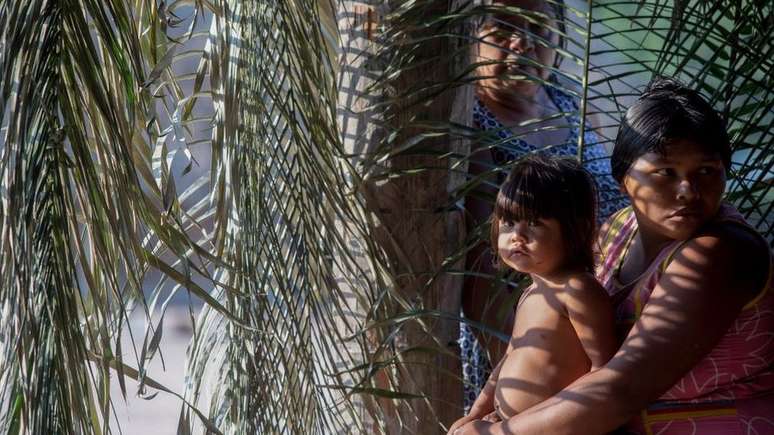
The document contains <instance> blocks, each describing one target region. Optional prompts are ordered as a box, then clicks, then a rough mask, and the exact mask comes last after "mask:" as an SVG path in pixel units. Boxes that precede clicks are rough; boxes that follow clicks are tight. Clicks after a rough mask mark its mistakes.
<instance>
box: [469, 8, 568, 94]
mask: <svg viewBox="0 0 774 435" xmlns="http://www.w3.org/2000/svg"><path fill="white" fill-rule="evenodd" d="M493 6H510V7H517V8H521V9H524V10H526V11H529V13H528V15H529V18H525V17H520V16H514V15H510V14H508V13H506V12H499V13H495V14H494V16H492V17H490V18H489V19H488V20H487V22H486V23H485V24H484V25H483V26H482V27H481V31H480V32H479V37H480V38H481V42H480V43H479V57H480V59H479V61H481V62H486V61H498V63H496V64H492V65H486V66H483V67H481V68H480V69H479V72H480V75H482V76H484V77H493V78H488V79H482V80H481V81H480V82H479V83H480V86H482V87H483V88H485V89H486V90H487V92H491V93H494V94H496V95H495V97H496V98H497V99H499V100H506V99H511V98H520V99H522V100H523V98H524V97H530V96H532V95H534V94H535V92H537V90H538V89H539V87H540V84H538V83H534V82H530V81H525V80H514V79H511V78H507V77H502V76H503V75H527V76H533V77H537V78H540V79H543V80H545V79H547V78H548V74H549V70H548V69H547V68H548V67H551V66H552V65H553V64H554V59H555V56H556V51H555V50H554V49H553V48H551V45H552V44H553V45H554V46H555V45H558V44H559V36H558V35H557V34H556V33H555V32H554V31H553V30H552V29H556V28H557V23H556V20H555V19H554V17H555V11H554V10H553V8H552V7H551V6H550V5H548V4H547V3H545V2H543V1H540V0H508V1H496V2H494V3H493Z"/></svg>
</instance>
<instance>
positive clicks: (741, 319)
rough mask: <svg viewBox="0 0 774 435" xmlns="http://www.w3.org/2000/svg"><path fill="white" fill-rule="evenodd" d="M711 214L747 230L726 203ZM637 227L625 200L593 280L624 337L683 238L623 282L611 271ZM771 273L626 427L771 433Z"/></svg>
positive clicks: (773, 331)
mask: <svg viewBox="0 0 774 435" xmlns="http://www.w3.org/2000/svg"><path fill="white" fill-rule="evenodd" d="M716 219H717V220H718V221H723V222H729V223H734V224H737V225H742V226H744V227H745V228H748V229H749V230H750V231H754V230H753V229H752V227H750V226H749V225H748V224H747V223H746V222H745V221H744V219H743V218H742V216H741V215H740V214H739V213H738V212H737V211H736V210H735V209H734V208H733V207H731V206H728V205H723V206H721V209H720V211H719V212H718V216H717V217H716ZM636 232H637V220H636V218H635V215H634V213H633V211H632V209H631V207H627V208H625V209H623V210H621V211H619V212H618V213H616V214H614V215H613V216H611V218H610V220H609V229H608V230H607V231H606V232H605V233H604V234H601V235H600V248H601V250H600V252H601V254H602V256H601V258H602V259H603V261H602V262H601V263H600V264H599V266H598V268H597V279H599V281H600V283H602V285H603V286H604V287H605V289H607V291H608V293H609V294H610V295H611V297H612V298H613V300H614V303H615V305H616V323H617V327H618V329H619V334H620V336H621V337H625V336H626V334H627V333H628V331H629V330H630V329H631V327H632V325H633V324H634V322H635V321H636V320H637V318H638V317H639V316H640V314H641V313H642V309H643V307H644V306H645V305H646V304H647V303H648V299H649V298H650V294H651V292H652V291H653V289H654V288H655V287H656V284H657V283H658V282H659V280H660V279H661V276H662V274H663V273H664V270H666V267H667V265H668V264H669V262H670V261H671V259H672V256H673V255H674V253H675V252H676V251H677V249H678V248H679V247H680V246H681V245H682V243H684V242H682V241H675V242H673V243H671V244H670V245H668V246H667V247H665V248H664V249H663V250H662V251H661V252H660V253H659V255H658V256H657V257H656V259H655V260H654V261H653V262H652V263H651V266H650V267H649V268H648V269H647V270H646V271H645V272H644V273H643V274H642V275H641V276H640V278H639V279H638V280H637V281H635V282H634V283H633V284H632V285H629V286H626V287H623V286H622V285H620V283H619V282H618V280H617V277H616V275H617V272H618V270H619V268H620V266H621V265H622V263H623V260H624V258H625V257H626V254H627V251H628V248H629V244H630V242H631V240H632V239H633V237H634V235H635V234H636ZM772 288H773V286H772V274H771V270H770V272H769V280H768V282H767V284H766V286H764V288H763V289H762V290H761V291H760V293H759V294H758V295H757V296H756V297H755V298H754V299H753V300H751V301H750V302H749V303H748V304H747V305H746V306H745V307H744V308H743V309H742V311H741V312H740V313H739V316H738V317H737V319H736V320H735V321H734V323H733V325H732V326H731V327H730V328H729V329H728V331H727V332H726V334H725V335H724V336H723V337H722V338H721V340H720V342H718V344H717V345H716V346H715V348H713V349H712V351H710V353H709V354H708V355H707V356H706V357H705V358H704V359H702V360H701V361H699V363H698V364H696V365H695V366H694V367H693V368H692V369H691V370H690V371H689V372H688V373H687V374H686V375H685V376H684V377H683V378H682V379H680V380H679V381H678V382H677V383H676V384H675V385H674V386H673V387H672V388H671V389H670V390H669V391H667V392H666V393H665V394H664V395H663V396H662V397H661V398H660V399H659V400H658V401H656V402H655V403H653V404H652V405H651V406H649V407H648V409H646V410H645V411H643V413H642V415H641V416H640V418H639V419H637V421H633V422H631V423H630V424H629V425H628V426H627V428H626V430H627V431H628V433H640V434H662V435H667V434H692V433H695V434H728V435H734V434H774V290H772Z"/></svg>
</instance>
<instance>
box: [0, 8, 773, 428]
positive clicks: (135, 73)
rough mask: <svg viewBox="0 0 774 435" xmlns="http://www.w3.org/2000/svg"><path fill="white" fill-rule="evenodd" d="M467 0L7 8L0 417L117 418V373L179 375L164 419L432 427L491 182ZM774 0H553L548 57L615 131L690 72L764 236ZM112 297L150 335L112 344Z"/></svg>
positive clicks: (2, 90)
mask: <svg viewBox="0 0 774 435" xmlns="http://www.w3.org/2000/svg"><path fill="white" fill-rule="evenodd" d="M547 1H551V0H547ZM487 7H488V6H486V5H480V4H476V3H475V2H466V1H436V0H425V1H411V0H395V1H371V2H354V1H344V0H336V1H334V0H320V1H314V0H276V1H265V0H264V1H261V0H241V1H239V0H60V1H53V0H26V1H17V0H0V70H1V71H2V76H0V96H2V111H0V128H2V130H0V137H1V138H2V139H0V156H1V160H0V179H1V180H2V183H1V184H0V196H1V199H2V201H0V219H2V226H1V227H0V316H2V321H1V322H0V350H1V352H0V429H1V430H2V431H3V432H4V433H9V434H17V433H25V434H40V433H103V432H111V431H112V430H111V425H110V420H111V416H112V413H113V411H112V405H111V401H112V400H116V399H117V398H116V397H110V394H109V389H110V385H111V384H112V383H118V384H119V385H120V387H121V388H120V390H121V393H122V394H123V395H126V394H135V393H138V394H140V395H143V396H144V397H152V396H153V395H154V394H156V392H157V391H162V392H163V393H164V394H175V395H179V397H180V400H181V402H180V403H181V412H180V420H179V429H178V430H179V433H200V432H207V431H209V432H211V433H232V434H242V433H338V432H356V433H362V432H364V431H374V432H390V433H393V432H395V433H397V432H399V431H400V432H409V433H430V432H431V431H440V430H441V428H442V426H443V425H444V424H449V423H450V420H449V419H450V418H452V417H454V416H456V415H460V413H461V408H460V402H459V397H456V398H455V397H452V396H453V394H452V395H446V396H444V397H439V395H442V394H446V393H444V392H443V391H441V390H437V389H436V390H432V391H429V390H428V389H427V383H426V382H423V381H422V379H421V378H422V376H424V374H426V373H428V370H429V371H431V372H432V373H433V376H436V377H434V378H432V379H433V382H435V383H442V384H444V385H446V387H447V390H445V391H458V390H459V389H460V388H461V384H460V374H459V372H458V371H455V370H445V369H439V368H437V367H438V364H441V363H440V362H439V361H442V362H443V364H447V366H448V367H452V368H453V367H455V363H454V361H456V360H457V358H458V357H457V353H456V352H457V351H456V347H455V346H454V344H453V343H451V342H449V338H450V337H454V334H455V331H456V325H457V320H458V317H457V316H458V313H459V296H458V295H459V286H460V285H461V282H460V280H459V279H458V278H459V277H460V276H462V275H464V274H466V273H470V271H465V270H464V268H463V267H461V266H460V258H463V257H464V254H465V252H467V250H468V249H470V246H471V245H472V244H473V243H474V242H475V241H476V240H477V237H478V234H480V231H476V230H475V229H472V230H471V231H469V232H467V233H466V232H465V231H464V225H463V224H461V222H462V221H461V217H460V216H462V214H461V213H462V211H463V207H464V204H463V198H464V196H465V194H466V193H467V192H469V191H471V190H473V189H475V186H476V185H477V184H478V183H482V182H483V179H481V178H476V177H468V176H467V175H466V174H467V169H466V167H467V159H468V151H469V149H470V146H471V145H470V144H471V143H476V141H484V140H486V138H484V137H483V136H482V135H481V134H480V133H479V132H477V131H475V130H474V129H472V128H471V125H470V122H469V121H470V119H469V117H467V118H466V117H465V114H464V110H463V111H462V112H463V113H456V112H454V107H463V108H464V107H466V106H465V104H467V103H466V102H465V99H466V98H468V99H469V97H470V96H471V95H472V94H471V92H470V88H471V87H472V86H474V85H475V82H476V80H477V79H476V77H475V75H474V74H473V72H474V70H475V67H476V59H475V57H474V56H473V47H474V45H475V43H476V39H475V37H474V29H475V26H476V23H478V22H480V20H481V17H482V16H484V15H485V14H486V13H488V12H491V10H490V9H487ZM772 8H773V7H772V4H771V2H769V1H766V0H751V1H727V0H712V1H704V0H691V1H688V0H679V1H677V0H676V1H659V0H632V1H624V0H620V1H614V0H605V1H588V2H579V1H578V2H576V1H571V2H567V4H566V17H567V18H566V19H567V26H566V27H567V28H566V34H565V38H566V40H567V44H566V47H556V48H557V49H558V51H559V52H560V53H561V55H562V56H563V57H564V60H563V63H562V67H561V69H556V71H555V72H557V73H558V74H559V75H560V76H561V80H560V86H562V87H563V89H564V90H565V91H566V92H569V93H572V94H574V95H578V96H579V97H580V98H581V101H582V104H581V108H580V109H579V111H580V113H581V114H582V115H584V116H585V117H587V118H588V117H592V116H593V117H595V119H599V120H600V121H599V124H598V125H596V128H597V130H598V131H600V132H601V134H602V135H603V137H604V138H606V140H607V145H608V146H610V145H611V142H610V141H611V140H612V139H611V138H613V137H614V135H615V129H616V125H617V124H618V122H619V120H620V117H621V115H622V113H623V110H624V109H625V107H627V105H628V104H629V103H631V102H632V101H633V99H634V98H635V97H636V95H637V94H638V93H639V92H640V90H641V88H642V85H643V84H644V83H646V82H647V80H649V79H650V78H651V77H652V76H653V75H654V74H667V75H674V76H676V77H677V78H679V79H680V80H682V81H683V82H685V83H687V84H689V85H691V86H692V87H695V88H696V89H699V90H700V91H701V92H702V93H703V94H704V95H705V96H707V97H708V98H709V99H710V100H711V101H712V102H713V104H714V105H715V106H716V108H717V109H718V110H719V111H720V112H721V113H722V114H723V115H724V118H725V119H726V120H727V122H728V126H729V131H730V132H731V137H732V140H733V143H734V150H735V151H734V158H733V167H732V168H731V178H730V181H729V184H728V189H727V191H728V193H727V199H728V200H729V201H731V202H733V203H734V204H735V205H737V207H739V209H740V210H741V211H742V212H743V213H744V214H745V216H746V217H747V218H748V219H750V221H751V222H752V223H753V225H755V226H756V228H757V229H758V230H759V231H760V232H761V233H762V234H764V236H765V237H767V239H768V240H769V242H770V243H772V234H774V213H772V207H774V193H772V181H774V174H773V171H772V165H773V164H774V158H773V157H772V150H771V143H772V133H773V132H772V116H773V115H772V106H773V105H774V91H773V90H772V89H773V88H774V87H773V86H772V85H773V84H772V80H773V79H772V77H774V72H773V71H772V64H773V63H774V60H773V59H774V56H773V55H772V49H771V44H770V41H771V36H772V35H771V32H772V28H774V26H773V25H772V24H774V23H772V17H774V13H772V12H774V11H772ZM507 12H508V13H513V14H519V13H523V11H520V10H518V8H509V9H507ZM526 79H527V80H529V79H530V78H526ZM439 105H440V106H442V107H441V109H444V110H446V111H444V110H435V109H433V108H434V107H438V106H439ZM458 112H459V111H458ZM450 120H451V121H450ZM539 122H540V120H535V121H534V128H536V129H537V128H540V127H539ZM530 125H532V124H530ZM581 145H582V144H581ZM491 170H492V171H498V170H502V168H496V167H495V168H491ZM425 182H427V184H423V183H425ZM431 182H432V183H431ZM425 187H427V189H428V190H427V191H425V190H423V189H425ZM431 187H432V189H433V190H431ZM401 192H402V193H403V194H404V196H402V197H401V196H400V195H397V194H398V193H401ZM438 192H441V193H440V194H438ZM396 195H397V196H396ZM406 195H408V196H406ZM396 198H398V199H400V198H403V199H404V200H406V201H409V202H407V203H405V204H404V206H405V207H403V208H405V209H406V210H401V203H400V201H399V200H398V201H396ZM406 198H408V199H406ZM423 201H424V202H423ZM420 209H421V210H420ZM417 210H420V211H421V213H419V212H417V213H419V214H417V215H414V214H411V213H414V212H416V211H417ZM401 213H405V214H401ZM417 216H419V217H417ZM415 218H416V221H414V220H413V219H415ZM401 219H402V220H401ZM406 219H408V220H409V221H410V222H406ZM414 223H416V228H414V230H416V231H415V232H412V231H414V230H411V231H409V230H405V227H406V226H410V225H409V224H411V225H413V224H414ZM412 234H413V235H412ZM416 234H420V235H422V234H436V235H435V236H432V237H431V238H430V239H427V240H425V239H422V237H417V236H416ZM412 237H413V238H414V240H413V241H412V240H411V238H412ZM417 238H418V240H419V242H420V243H419V245H416V242H417ZM428 240H429V241H428ZM412 243H414V244H413V245H412ZM430 243H434V244H435V245H433V246H431V245H430ZM417 252H418V254H417ZM438 253H441V254H438ZM417 256H418V257H417ZM443 294H446V295H447V297H446V298H444V297H442V296H439V295H443ZM455 295H456V296H455ZM181 297H182V298H183V300H186V301H195V303H194V305H196V304H201V305H202V307H203V308H202V309H201V311H200V312H198V310H194V309H193V308H191V310H190V316H191V318H192V321H193V322H194V325H195V326H194V333H193V338H192V341H191V344H190V346H189V349H188V364H187V367H186V370H187V376H186V385H185V387H184V389H183V391H171V390H169V389H167V388H166V387H165V386H163V385H161V384H159V383H158V382H156V381H155V380H153V379H151V378H150V377H148V376H147V366H148V364H149V362H150V361H152V360H153V359H154V358H161V354H160V353H159V349H160V345H161V343H162V341H163V332H164V313H165V312H166V309H167V307H168V306H169V304H170V303H171V302H172V301H173V300H176V299H180V298H181ZM131 312H140V313H142V315H143V316H144V318H145V323H144V334H143V335H142V336H134V335H130V337H131V340H130V341H131V342H130V343H125V342H122V337H125V336H126V335H125V334H122V331H123V330H124V328H126V325H127V322H128V318H129V313H131ZM194 317H196V319H195V320H193V318H194ZM474 326H475V325H474ZM127 349H128V350H127ZM439 358H440V359H439ZM444 358H445V359H444ZM450 361H451V363H450ZM443 364H442V365H441V367H447V366H444V365H443ZM457 364H458V363H457ZM422 370H424V371H422ZM127 377H128V378H133V379H135V380H137V381H138V382H139V385H140V388H139V391H138V392H135V391H130V390H128V389H127V388H126V386H125V378H127ZM439 380H440V381H439Z"/></svg>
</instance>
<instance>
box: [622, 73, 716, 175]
mask: <svg viewBox="0 0 774 435" xmlns="http://www.w3.org/2000/svg"><path fill="white" fill-rule="evenodd" d="M677 139H683V140H689V141H691V142H694V143H696V144H699V145H701V146H702V147H704V148H705V149H706V150H707V151H708V152H710V153H717V154H718V155H719V156H720V158H721V160H722V161H723V165H724V166H725V168H726V170H728V168H729V165H730V164H731V144H730V142H729V139H728V133H726V124H725V122H723V119H722V118H721V117H720V115H718V113H717V112H716V111H715V110H714V109H713V108H712V106H711V105H710V104H709V103H708V102H707V100H705V99H704V98H702V96H701V95H700V94H699V93H698V92H696V91H694V90H692V89H689V88H688V87H686V86H685V85H683V84H682V83H680V82H678V81H677V80H675V79H672V78H668V77H656V78H655V79H653V80H652V81H651V82H650V83H649V84H648V86H647V87H646V88H645V91H644V92H643V93H642V95H641V96H640V97H639V98H638V99H637V102H635V103H634V104H633V105H632V106H631V107H629V110H627V111H626V116H625V117H624V119H623V121H622V122H621V127H620V129H619V130H618V136H617V137H616V138H615V148H614V149H613V155H612V156H611V158H610V164H611V166H612V169H613V178H615V179H616V181H618V182H619V183H621V182H622V180H623V178H624V176H625V175H626V172H627V171H628V170H629V167H631V165H632V163H633V162H634V161H635V160H637V159H638V158H639V157H640V156H642V155H643V154H646V153H650V152H655V153H659V154H662V155H663V154H664V153H665V152H666V146H667V145H669V142H671V141H674V140H677Z"/></svg>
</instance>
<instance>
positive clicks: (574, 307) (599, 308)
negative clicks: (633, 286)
mask: <svg viewBox="0 0 774 435" xmlns="http://www.w3.org/2000/svg"><path fill="white" fill-rule="evenodd" d="M566 296H567V297H566V300H565V307H566V309H567V316H568V318H569V319H570V323H572V326H573V328H574V329H575V333H576V334H577V335H578V339H580V342H581V345H583V350H585V351H586V355H588V357H589V359H590V360H591V369H592V370H594V369H597V368H599V367H601V366H603V365H604V364H605V363H607V361H608V360H610V358H612V357H613V355H614V354H615V352H616V351H617V350H618V342H617V340H616V337H615V326H614V319H613V305H612V303H611V302H610V298H609V296H608V295H607V292H606V291H605V289H604V288H602V286H601V285H600V284H599V282H597V280H596V279H594V277H593V276H591V274H585V275H582V276H579V277H576V278H572V279H571V280H570V281H569V283H568V289H567V293H566Z"/></svg>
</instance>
